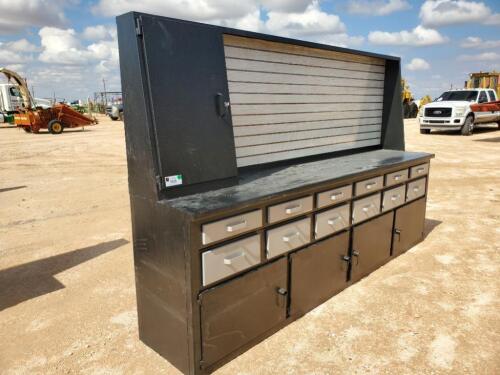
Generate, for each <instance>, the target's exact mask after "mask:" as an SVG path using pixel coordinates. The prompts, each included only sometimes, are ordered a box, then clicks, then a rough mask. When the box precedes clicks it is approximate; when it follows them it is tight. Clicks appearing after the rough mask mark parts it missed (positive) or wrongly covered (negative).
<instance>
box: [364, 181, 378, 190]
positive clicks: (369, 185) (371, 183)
mask: <svg viewBox="0 0 500 375" xmlns="http://www.w3.org/2000/svg"><path fill="white" fill-rule="evenodd" d="M375 185H377V183H376V182H369V183H367V184H365V188H367V189H368V190H370V189H371V188H372V187H373V186H375Z"/></svg>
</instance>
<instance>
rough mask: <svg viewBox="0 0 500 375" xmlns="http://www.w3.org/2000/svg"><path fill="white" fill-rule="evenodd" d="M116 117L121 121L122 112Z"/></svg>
mask: <svg viewBox="0 0 500 375" xmlns="http://www.w3.org/2000/svg"><path fill="white" fill-rule="evenodd" d="M118 119H119V120H120V121H123V112H120V114H119V115H118Z"/></svg>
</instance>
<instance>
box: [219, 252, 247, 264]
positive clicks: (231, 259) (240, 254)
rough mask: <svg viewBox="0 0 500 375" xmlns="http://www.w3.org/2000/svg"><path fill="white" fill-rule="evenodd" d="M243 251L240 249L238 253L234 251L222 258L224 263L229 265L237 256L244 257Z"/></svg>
mask: <svg viewBox="0 0 500 375" xmlns="http://www.w3.org/2000/svg"><path fill="white" fill-rule="evenodd" d="M244 257H245V253H244V252H243V251H242V252H240V253H234V254H231V255H229V256H227V257H225V258H224V264H225V265H227V266H230V265H232V264H233V262H234V261H235V260H236V259H238V258H244Z"/></svg>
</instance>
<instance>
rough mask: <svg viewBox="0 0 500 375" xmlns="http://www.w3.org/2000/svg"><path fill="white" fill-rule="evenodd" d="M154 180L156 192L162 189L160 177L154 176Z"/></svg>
mask: <svg viewBox="0 0 500 375" xmlns="http://www.w3.org/2000/svg"><path fill="white" fill-rule="evenodd" d="M155 178H156V186H158V190H161V189H163V184H162V179H161V176H155Z"/></svg>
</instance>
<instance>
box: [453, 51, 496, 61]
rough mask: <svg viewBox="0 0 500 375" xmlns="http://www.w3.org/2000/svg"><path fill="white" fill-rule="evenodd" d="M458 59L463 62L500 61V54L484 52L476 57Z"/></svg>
mask: <svg viewBox="0 0 500 375" xmlns="http://www.w3.org/2000/svg"><path fill="white" fill-rule="evenodd" d="M458 58H459V59H460V60H462V61H500V53H496V52H484V53H480V54H474V55H461V56H459V57H458Z"/></svg>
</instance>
